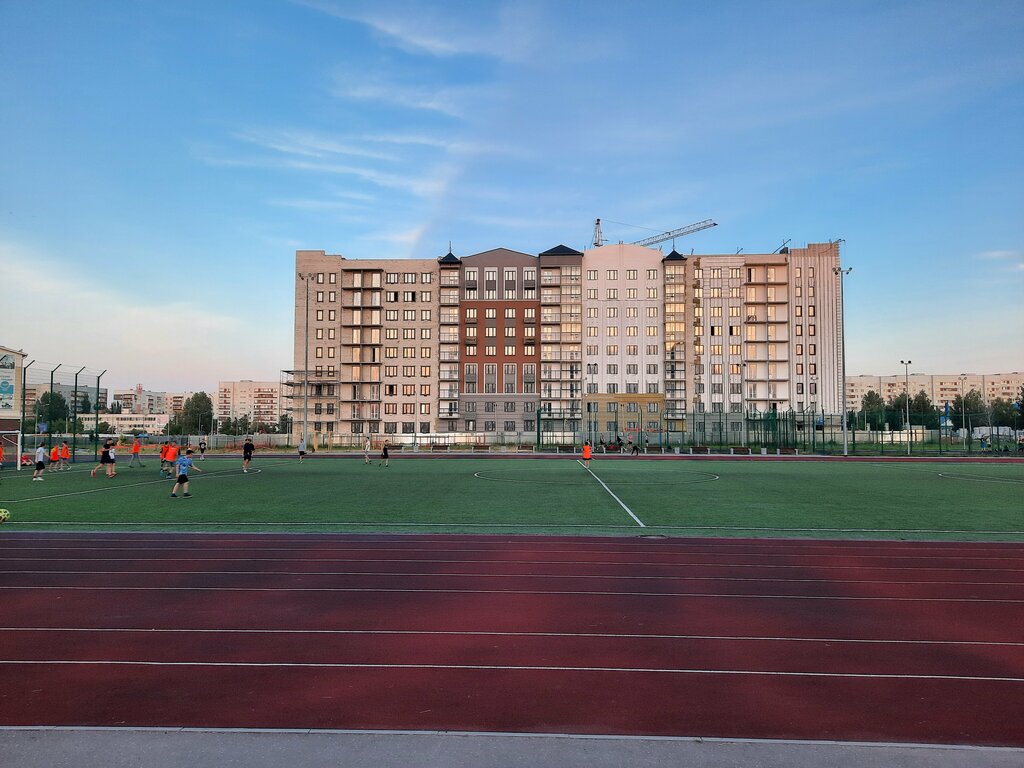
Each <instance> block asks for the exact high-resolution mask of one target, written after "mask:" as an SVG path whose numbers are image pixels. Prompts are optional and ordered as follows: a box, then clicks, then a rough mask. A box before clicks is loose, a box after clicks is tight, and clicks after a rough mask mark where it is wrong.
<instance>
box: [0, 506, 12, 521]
mask: <svg viewBox="0 0 1024 768" xmlns="http://www.w3.org/2000/svg"><path fill="white" fill-rule="evenodd" d="M10 519H11V513H10V512H8V511H7V510H6V509H0V523H6V522H7V521H8V520H10Z"/></svg>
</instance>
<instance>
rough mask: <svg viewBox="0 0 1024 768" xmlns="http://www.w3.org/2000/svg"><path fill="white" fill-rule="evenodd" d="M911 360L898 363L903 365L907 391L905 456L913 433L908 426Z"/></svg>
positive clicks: (908, 452)
mask: <svg viewBox="0 0 1024 768" xmlns="http://www.w3.org/2000/svg"><path fill="white" fill-rule="evenodd" d="M912 362H914V361H913V360H900V365H902V366H903V376H904V381H905V382H906V383H905V385H904V386H905V388H906V392H907V456H909V455H910V440H911V437H912V436H913V434H914V431H913V430H912V429H911V428H910V364H911V363H912Z"/></svg>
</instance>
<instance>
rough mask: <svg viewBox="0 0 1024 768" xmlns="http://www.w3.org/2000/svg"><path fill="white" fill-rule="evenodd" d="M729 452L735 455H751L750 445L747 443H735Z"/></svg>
mask: <svg viewBox="0 0 1024 768" xmlns="http://www.w3.org/2000/svg"><path fill="white" fill-rule="evenodd" d="M729 453H730V454H732V455H733V456H749V455H750V447H749V446H746V445H734V446H732V447H731V448H730V449H729Z"/></svg>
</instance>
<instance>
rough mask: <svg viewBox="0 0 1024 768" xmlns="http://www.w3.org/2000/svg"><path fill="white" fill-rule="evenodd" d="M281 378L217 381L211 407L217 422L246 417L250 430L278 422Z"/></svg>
mask: <svg viewBox="0 0 1024 768" xmlns="http://www.w3.org/2000/svg"><path fill="white" fill-rule="evenodd" d="M281 403H282V397H281V382H279V381H252V380H250V379H242V380H241V381H219V382H217V400H216V403H215V406H214V408H215V411H216V414H217V422H218V424H223V423H224V422H225V421H227V420H228V419H241V418H243V417H246V418H248V419H249V423H250V424H251V425H252V427H251V429H252V431H253V432H258V431H259V430H260V428H261V427H263V428H264V429H265V428H267V427H276V426H277V425H278V424H280V422H281V414H282V410H281Z"/></svg>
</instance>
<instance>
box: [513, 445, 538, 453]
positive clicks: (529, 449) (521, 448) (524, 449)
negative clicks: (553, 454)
mask: <svg viewBox="0 0 1024 768" xmlns="http://www.w3.org/2000/svg"><path fill="white" fill-rule="evenodd" d="M533 451H534V446H533V443H520V444H519V445H517V446H516V453H533Z"/></svg>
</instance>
